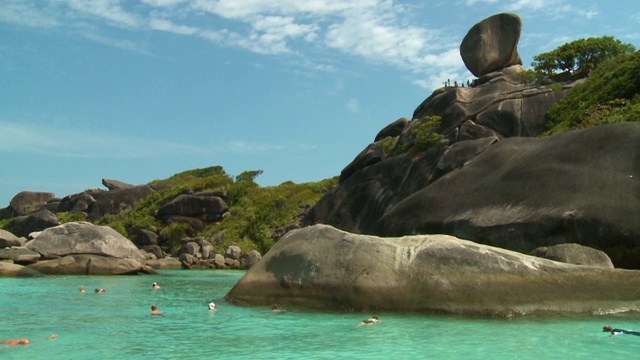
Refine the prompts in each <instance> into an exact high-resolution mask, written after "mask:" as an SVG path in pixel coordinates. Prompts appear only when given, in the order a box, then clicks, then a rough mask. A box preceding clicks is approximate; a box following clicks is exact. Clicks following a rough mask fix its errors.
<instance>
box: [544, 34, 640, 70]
mask: <svg viewBox="0 0 640 360" xmlns="http://www.w3.org/2000/svg"><path fill="white" fill-rule="evenodd" d="M634 51H635V47H634V46H633V45H631V44H625V43H623V42H621V41H620V40H617V39H614V38H613V37H612V36H603V37H599V38H595V37H590V38H588V39H578V40H575V41H572V42H569V43H566V44H564V45H561V46H559V47H558V48H556V49H554V50H551V51H549V52H545V53H542V54H539V55H536V56H534V57H533V60H534V61H533V63H531V66H533V68H534V70H535V71H536V73H539V74H542V75H543V76H547V77H551V78H557V77H559V76H560V75H565V77H567V78H568V79H579V78H584V77H587V76H588V75H589V74H590V73H591V71H592V70H593V69H595V68H596V66H598V64H600V63H602V62H603V61H605V60H607V59H611V58H614V57H616V56H618V55H621V54H632V53H633V52H634Z"/></svg>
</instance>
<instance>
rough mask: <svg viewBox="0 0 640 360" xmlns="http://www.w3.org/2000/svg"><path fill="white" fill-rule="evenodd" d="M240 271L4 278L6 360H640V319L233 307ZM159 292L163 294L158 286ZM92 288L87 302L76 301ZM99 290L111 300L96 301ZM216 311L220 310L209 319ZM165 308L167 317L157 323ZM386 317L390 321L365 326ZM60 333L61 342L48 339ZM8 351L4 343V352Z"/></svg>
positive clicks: (1, 308) (0, 291) (0, 297)
mask: <svg viewBox="0 0 640 360" xmlns="http://www.w3.org/2000/svg"><path fill="white" fill-rule="evenodd" d="M243 274H244V273H243V272H241V271H231V270H229V271H226V270H225V271H222V270H208V271H206V270H202V271H197V270H171V271H162V272H161V273H160V274H158V275H138V276H49V277H44V278H34V279H25V278H20V279H13V278H1V279H0V339H7V338H22V337H26V338H28V339H30V340H31V342H32V343H31V344H30V345H26V346H24V345H19V346H12V347H4V348H1V349H0V359H3V360H4V359H118V360H122V359H607V360H610V359H638V358H640V336H632V335H624V336H618V337H615V338H610V337H609V336H608V334H607V333H603V332H601V329H602V326H603V325H605V324H611V325H612V326H614V327H619V328H625V329H628V330H631V329H636V330H640V316H639V315H637V314H621V315H597V316H596V315H593V316H591V315H589V316H585V315H581V316H576V315H572V316H567V315H561V316H557V315H556V316H548V315H547V316H544V317H540V316H524V317H517V318H512V319H503V318H500V319H491V318H469V317H461V316H449V315H425V314H407V313H378V314H368V313H337V312H317V311H308V310H304V309H296V308H287V307H286V306H284V305H281V306H280V308H282V309H284V310H286V311H285V312H284V313H282V314H275V313H272V312H271V311H270V309H269V308H268V307H244V306H236V305H231V304H227V303H225V301H224V299H223V298H224V295H225V294H226V293H227V292H228V291H229V290H230V289H231V287H232V286H233V285H234V284H235V283H236V282H237V281H238V280H239V279H240V277H241V276H242V275H243ZM154 281H155V282H158V284H159V285H160V286H161V289H159V290H154V289H152V287H151V284H152V282H154ZM79 286H84V287H85V288H86V289H87V293H85V294H82V293H80V292H79V291H78V287H79ZM94 288H104V289H106V293H104V294H95V293H94V292H93V289H94ZM212 300H213V301H214V302H215V303H216V305H217V308H218V311H217V312H209V311H208V309H207V304H208V303H209V302H210V301H212ZM151 304H157V306H158V309H159V310H160V311H162V312H164V315H162V316H152V315H150V314H149V311H150V307H151ZM372 315H377V316H379V317H380V319H381V320H382V321H381V322H379V323H377V324H375V325H373V326H370V327H357V326H356V325H357V324H358V323H359V322H360V320H362V319H365V318H368V317H369V316H372ZM52 334H57V335H58V338H56V339H53V340H44V339H46V338H47V337H49V336H50V335H52ZM0 347H1V345H0Z"/></svg>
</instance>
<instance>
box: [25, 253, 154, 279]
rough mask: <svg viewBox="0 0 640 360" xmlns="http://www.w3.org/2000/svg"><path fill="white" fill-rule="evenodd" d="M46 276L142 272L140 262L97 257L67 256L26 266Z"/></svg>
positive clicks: (85, 255) (86, 255)
mask: <svg viewBox="0 0 640 360" xmlns="http://www.w3.org/2000/svg"><path fill="white" fill-rule="evenodd" d="M28 267H29V268H30V269H33V270H36V271H38V272H40V273H42V274H46V275H133V274H137V273H140V272H144V267H143V265H142V263H141V262H140V261H137V260H135V259H124V258H113V257H108V256H98V255H88V254H82V255H68V256H64V257H62V258H59V259H52V260H45V261H39V262H37V263H35V264H31V265H28Z"/></svg>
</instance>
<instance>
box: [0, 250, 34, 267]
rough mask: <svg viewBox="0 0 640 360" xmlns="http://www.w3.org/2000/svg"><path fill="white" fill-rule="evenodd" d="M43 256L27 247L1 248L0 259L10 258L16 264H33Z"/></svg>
mask: <svg viewBox="0 0 640 360" xmlns="http://www.w3.org/2000/svg"><path fill="white" fill-rule="evenodd" d="M40 258H41V256H40V254H38V253H37V252H35V251H31V250H29V249H27V248H25V247H12V248H4V249H0V260H10V261H12V262H14V263H16V264H21V265H26V264H32V263H35V262H37V261H38V260H40Z"/></svg>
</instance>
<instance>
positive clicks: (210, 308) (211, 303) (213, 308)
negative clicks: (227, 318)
mask: <svg viewBox="0 0 640 360" xmlns="http://www.w3.org/2000/svg"><path fill="white" fill-rule="evenodd" d="M209 311H218V309H216V304H214V302H213V301H212V302H210V303H209Z"/></svg>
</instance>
